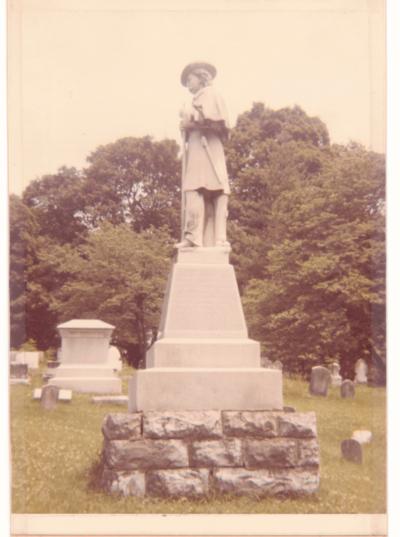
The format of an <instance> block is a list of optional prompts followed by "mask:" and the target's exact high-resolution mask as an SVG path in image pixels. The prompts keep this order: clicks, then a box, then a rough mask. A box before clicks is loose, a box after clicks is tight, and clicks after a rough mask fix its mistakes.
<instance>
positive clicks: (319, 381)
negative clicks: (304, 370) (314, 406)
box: [309, 365, 331, 397]
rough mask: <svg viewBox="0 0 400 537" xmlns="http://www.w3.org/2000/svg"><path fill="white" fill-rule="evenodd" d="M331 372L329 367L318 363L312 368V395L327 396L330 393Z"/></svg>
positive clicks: (310, 387)
mask: <svg viewBox="0 0 400 537" xmlns="http://www.w3.org/2000/svg"><path fill="white" fill-rule="evenodd" d="M330 382H331V374H330V373H329V369H327V368H326V367H324V366H322V365H317V366H315V367H313V368H312V369H311V378H310V385H309V392H310V394H311V395H321V396H323V397H326V396H327V394H328V388H329V384H330Z"/></svg>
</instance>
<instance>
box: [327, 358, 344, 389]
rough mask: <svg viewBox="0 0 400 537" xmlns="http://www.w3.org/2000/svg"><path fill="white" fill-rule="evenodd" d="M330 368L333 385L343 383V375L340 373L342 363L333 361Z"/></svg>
mask: <svg viewBox="0 0 400 537" xmlns="http://www.w3.org/2000/svg"><path fill="white" fill-rule="evenodd" d="M330 369H331V383H332V386H340V385H341V384H342V377H341V375H340V364H338V363H337V362H333V364H332V365H331V368H330Z"/></svg>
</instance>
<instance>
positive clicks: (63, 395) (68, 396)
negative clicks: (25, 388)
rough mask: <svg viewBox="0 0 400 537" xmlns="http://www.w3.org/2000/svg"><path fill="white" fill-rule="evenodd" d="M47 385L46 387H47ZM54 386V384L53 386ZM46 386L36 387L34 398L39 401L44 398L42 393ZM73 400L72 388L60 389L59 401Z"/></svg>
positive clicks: (67, 401)
mask: <svg viewBox="0 0 400 537" xmlns="http://www.w3.org/2000/svg"><path fill="white" fill-rule="evenodd" d="M46 387H47V386H45V387H44V388H46ZM53 387H54V386H53ZM44 388H35V389H34V390H33V395H32V398H33V399H34V400H35V401H37V400H39V401H40V400H41V399H42V393H43V390H44ZM71 400H72V391H71V390H58V394H57V401H62V402H65V403H69V402H70V401H71Z"/></svg>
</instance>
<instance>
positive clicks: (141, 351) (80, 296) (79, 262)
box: [41, 222, 171, 365]
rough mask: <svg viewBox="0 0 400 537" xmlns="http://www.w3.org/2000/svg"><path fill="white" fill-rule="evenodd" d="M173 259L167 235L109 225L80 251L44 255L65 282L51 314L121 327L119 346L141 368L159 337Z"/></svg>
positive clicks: (117, 336) (116, 332) (65, 249)
mask: <svg viewBox="0 0 400 537" xmlns="http://www.w3.org/2000/svg"><path fill="white" fill-rule="evenodd" d="M170 256H171V239H170V236H169V234H168V233H167V232H166V231H165V230H157V229H155V228H149V229H147V230H146V231H143V232H142V233H137V232H134V231H132V229H130V227H129V226H128V225H127V224H120V225H118V226H114V225H113V224H111V223H108V222H106V223H104V224H102V226H101V227H100V228H99V229H97V230H96V231H94V232H92V233H90V235H89V236H88V238H87V240H86V241H85V242H84V243H82V244H80V245H79V246H77V247H75V248H72V247H71V246H70V245H64V246H57V247H55V248H52V249H51V250H50V251H42V255H41V261H42V263H47V266H49V267H50V266H51V267H52V271H51V272H52V275H53V277H54V276H55V277H58V278H59V279H62V280H63V285H62V286H58V289H57V290H54V293H53V301H52V306H51V309H52V311H53V312H55V313H56V314H57V318H58V322H64V321H67V320H70V319H76V318H80V319H94V318H96V319H101V320H102V321H105V322H109V323H110V324H113V325H115V326H116V328H115V330H114V332H113V342H114V344H115V345H117V346H118V347H119V348H120V349H121V350H122V351H123V352H124V354H125V356H126V357H127V358H128V359H129V361H130V362H131V363H133V364H135V365H137V364H138V362H139V360H141V359H143V358H144V355H145V352H146V350H147V348H148V345H149V343H150V341H152V339H153V336H154V335H156V334H157V327H158V323H159V311H160V308H161V302H162V298H163V294H164V288H165V284H166V277H167V273H168V268H169V265H170Z"/></svg>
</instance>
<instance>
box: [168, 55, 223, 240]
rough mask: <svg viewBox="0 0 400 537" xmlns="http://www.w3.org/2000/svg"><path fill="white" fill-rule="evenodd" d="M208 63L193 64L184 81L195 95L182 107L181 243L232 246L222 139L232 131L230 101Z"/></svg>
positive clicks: (188, 69)
mask: <svg viewBox="0 0 400 537" xmlns="http://www.w3.org/2000/svg"><path fill="white" fill-rule="evenodd" d="M216 73H217V70H216V68H215V67H214V66H213V65H211V64H209V63H203V62H201V63H190V64H189V65H187V66H186V67H185V69H184V70H183V71H182V75H181V83H182V84H183V85H184V86H186V87H187V88H188V90H189V91H190V92H191V93H192V94H193V100H192V104H191V106H190V107H189V108H184V109H183V110H182V111H181V123H180V126H181V132H182V140H183V154H182V241H181V242H180V243H178V244H177V245H176V247H177V248H193V247H198V246H218V247H229V242H227V238H226V221H227V216H228V195H229V194H230V188H229V182H228V173H227V170H226V162H225V154H224V148H223V141H224V140H226V138H227V136H228V128H229V126H228V119H227V113H226V108H225V105H224V103H223V101H222V99H221V97H220V96H219V95H218V94H217V92H216V91H215V89H214V88H213V86H212V80H213V79H214V78H215V75H216Z"/></svg>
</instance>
